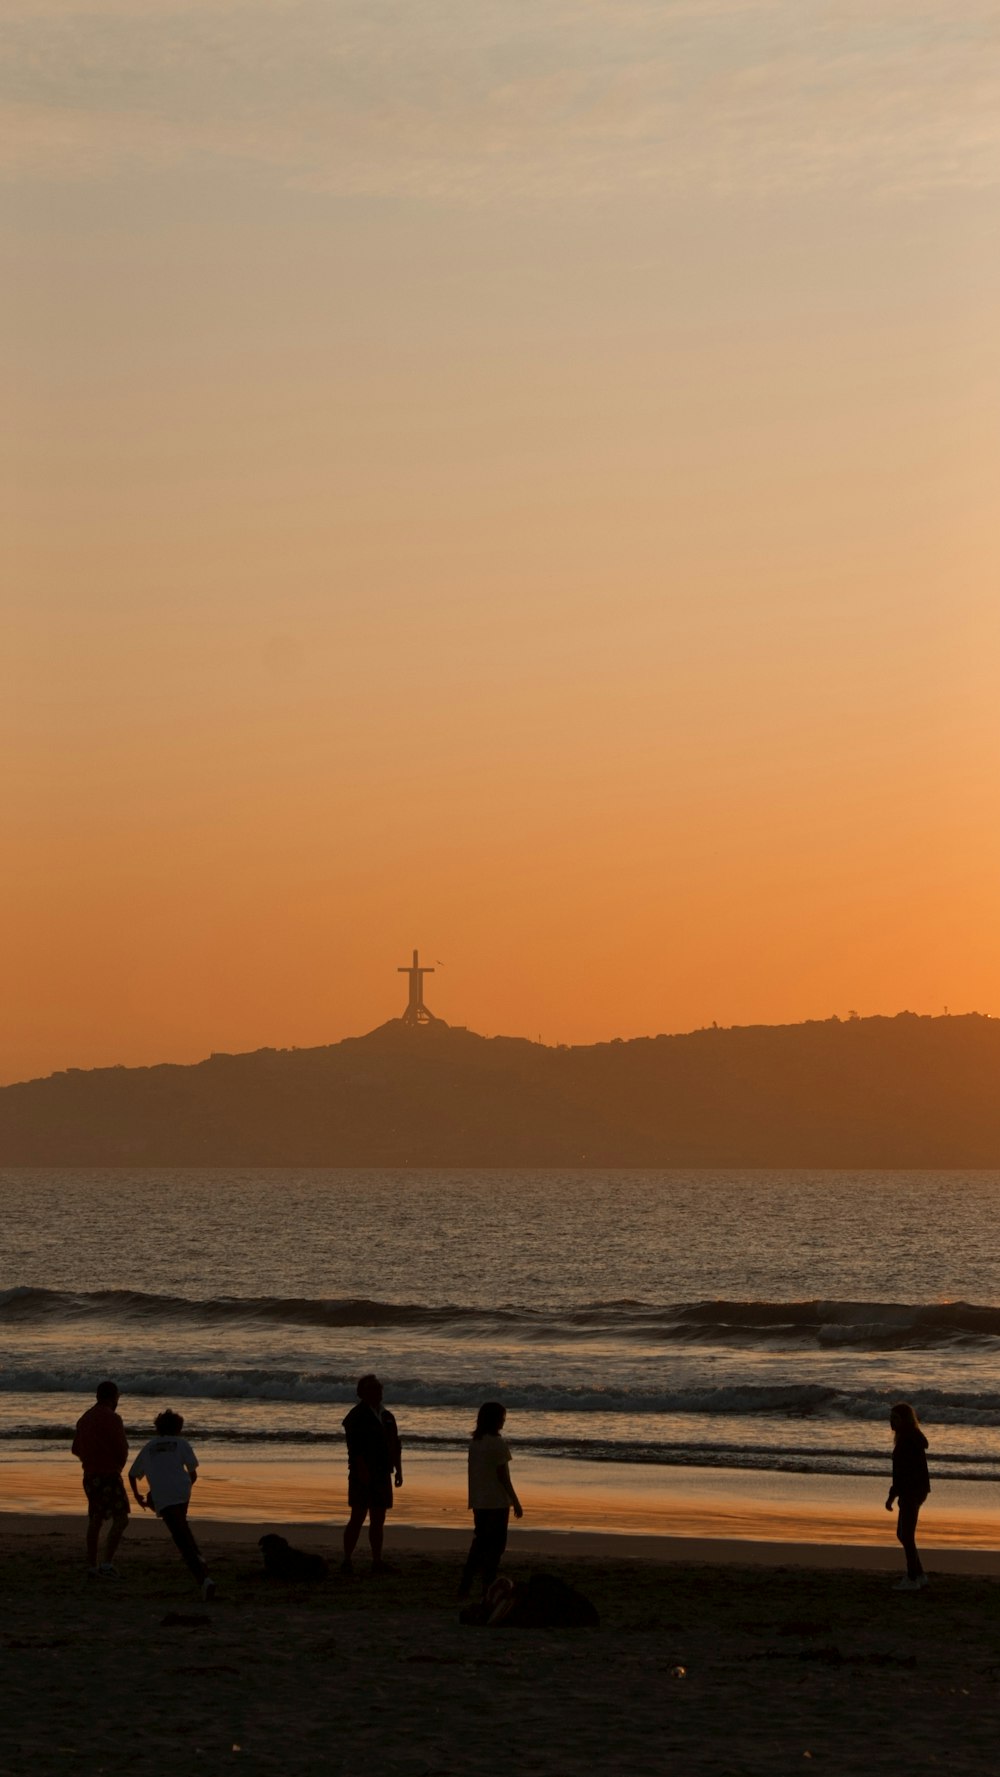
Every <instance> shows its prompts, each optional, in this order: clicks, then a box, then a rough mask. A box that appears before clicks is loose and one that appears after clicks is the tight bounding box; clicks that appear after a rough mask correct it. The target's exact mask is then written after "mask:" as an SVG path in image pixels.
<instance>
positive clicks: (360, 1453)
mask: <svg viewBox="0 0 1000 1777" xmlns="http://www.w3.org/2000/svg"><path fill="white" fill-rule="evenodd" d="M344 1436H345V1437H346V1439H347V1503H348V1505H349V1507H350V1510H351V1516H350V1519H349V1520H348V1523H347V1525H346V1526H345V1529H344V1564H343V1567H342V1569H341V1572H343V1573H351V1572H353V1568H352V1566H351V1556H352V1555H353V1554H354V1551H355V1548H356V1547H357V1543H358V1538H359V1536H360V1535H361V1526H362V1525H363V1523H364V1521H365V1519H366V1518H367V1519H368V1543H369V1546H370V1548H371V1552H372V1572H373V1573H391V1572H392V1571H393V1569H392V1568H391V1567H390V1566H389V1565H388V1563H387V1562H385V1561H383V1559H382V1540H383V1533H384V1530H385V1515H386V1512H388V1511H391V1510H392V1482H393V1476H394V1475H395V1479H396V1486H397V1487H402V1485H403V1453H402V1447H401V1445H400V1442H399V1432H398V1430H397V1427H396V1421H395V1419H394V1418H393V1416H392V1414H391V1413H390V1412H389V1411H388V1409H387V1408H385V1407H383V1405H382V1384H381V1382H380V1381H379V1379H378V1377H377V1376H362V1377H361V1380H360V1381H359V1383H358V1404H357V1406H356V1407H352V1408H351V1411H350V1412H349V1413H348V1415H347V1417H346V1419H345V1420H344Z"/></svg>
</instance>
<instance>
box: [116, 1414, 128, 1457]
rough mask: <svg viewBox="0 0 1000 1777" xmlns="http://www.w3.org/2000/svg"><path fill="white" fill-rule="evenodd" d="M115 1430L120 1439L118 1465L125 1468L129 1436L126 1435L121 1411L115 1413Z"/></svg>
mask: <svg viewBox="0 0 1000 1777" xmlns="http://www.w3.org/2000/svg"><path fill="white" fill-rule="evenodd" d="M115 1432H116V1434H117V1440H118V1466H119V1468H124V1467H125V1464H126V1463H127V1461H128V1438H127V1437H126V1436H125V1427H124V1425H123V1423H122V1418H121V1414H120V1413H116V1414H115Z"/></svg>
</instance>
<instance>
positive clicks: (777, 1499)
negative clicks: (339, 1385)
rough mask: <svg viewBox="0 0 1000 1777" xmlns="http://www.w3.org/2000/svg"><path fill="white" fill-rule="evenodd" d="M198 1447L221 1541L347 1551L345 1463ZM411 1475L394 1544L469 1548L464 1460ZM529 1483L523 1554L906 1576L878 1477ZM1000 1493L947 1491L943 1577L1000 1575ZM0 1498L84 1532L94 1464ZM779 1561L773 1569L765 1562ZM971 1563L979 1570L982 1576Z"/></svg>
mask: <svg viewBox="0 0 1000 1777" xmlns="http://www.w3.org/2000/svg"><path fill="white" fill-rule="evenodd" d="M196 1448H197V1450H198V1455H199V1458H200V1460H201V1471H200V1475H199V1480H198V1484H197V1486H196V1489H195V1493H194V1497H193V1501H192V1520H193V1521H197V1522H198V1523H199V1524H202V1525H204V1526H205V1527H206V1534H208V1527H209V1526H211V1534H212V1535H213V1536H217V1535H218V1536H223V1537H226V1538H229V1537H231V1538H236V1539H238V1538H240V1537H243V1538H250V1533H251V1532H252V1531H253V1532H255V1535H260V1534H261V1531H262V1530H264V1529H280V1530H285V1529H286V1527H287V1526H293V1527H294V1528H295V1531H296V1534H297V1535H301V1536H304V1537H305V1536H307V1537H308V1539H309V1541H310V1542H316V1541H318V1542H323V1541H324V1540H325V1541H327V1542H332V1541H335V1540H336V1539H337V1538H338V1537H339V1529H340V1527H341V1526H342V1524H343V1522H344V1519H345V1517H346V1504H345V1493H346V1490H345V1473H344V1463H343V1454H342V1452H340V1451H338V1452H336V1455H335V1457H334V1458H333V1459H331V1455H330V1454H329V1453H324V1454H322V1455H317V1454H316V1452H315V1450H311V1451H305V1452H302V1453H301V1454H300V1455H299V1456H297V1457H289V1456H288V1455H285V1454H283V1455H282V1456H280V1457H273V1456H254V1457H249V1456H247V1455H246V1453H245V1452H244V1451H240V1452H239V1453H238V1454H235V1455H234V1452H233V1449H232V1447H231V1446H229V1447H223V1446H215V1447H213V1446H212V1445H210V1444H206V1445H204V1446H199V1445H196ZM515 1454H516V1452H515ZM405 1464H406V1467H405V1475H406V1479H405V1484H404V1486H403V1487H402V1488H401V1489H399V1490H398V1491H397V1493H396V1497H395V1505H394V1508H393V1510H392V1512H391V1513H390V1514H389V1518H388V1522H387V1536H388V1539H389V1541H390V1542H391V1543H393V1544H396V1545H398V1546H400V1547H404V1546H406V1547H412V1548H417V1547H426V1548H432V1547H434V1548H446V1547H461V1546H463V1545H464V1544H465V1543H467V1541H468V1538H469V1535H470V1530H471V1521H470V1517H469V1513H468V1510H467V1507H466V1495H465V1475H464V1464H463V1461H462V1458H461V1456H460V1455H459V1454H446V1455H442V1454H436V1455H434V1456H429V1455H427V1454H426V1453H425V1452H419V1451H418V1452H414V1453H407V1455H406V1457H405ZM516 1469H517V1483H518V1488H519V1491H520V1493H521V1495H522V1498H523V1501H524V1504H525V1518H524V1520H523V1521H522V1523H521V1524H514V1523H513V1522H512V1525H511V1532H510V1536H511V1546H512V1547H513V1546H520V1547H523V1548H524V1549H525V1550H526V1551H527V1550H535V1549H547V1548H549V1547H551V1546H558V1547H559V1548H567V1547H570V1546H572V1548H573V1549H574V1550H576V1551H579V1552H584V1551H586V1550H590V1549H594V1550H598V1549H602V1550H603V1549H605V1548H606V1549H607V1550H608V1551H609V1552H611V1553H612V1554H613V1556H614V1557H615V1558H617V1557H618V1556H622V1557H624V1556H626V1554H629V1555H632V1556H641V1557H642V1558H644V1559H657V1560H685V1559H687V1560H692V1559H694V1560H709V1559H713V1560H714V1559H722V1560H725V1559H743V1558H744V1555H745V1557H746V1559H748V1560H755V1561H757V1560H762V1559H763V1560H767V1559H774V1560H777V1561H784V1562H788V1561H796V1562H800V1563H802V1562H813V1563H814V1564H815V1565H817V1566H827V1565H829V1564H830V1563H831V1562H832V1563H833V1564H835V1565H841V1566H843V1565H849V1564H850V1563H851V1562H853V1563H854V1564H856V1565H862V1566H867V1565H870V1564H874V1565H876V1566H883V1565H884V1566H887V1567H892V1566H894V1565H898V1562H899V1548H898V1544H897V1543H896V1541H895V1534H894V1531H895V1521H894V1517H893V1516H891V1515H890V1514H889V1513H887V1512H886V1511H885V1509H884V1503H883V1502H884V1498H885V1492H884V1489H883V1487H882V1485H881V1484H880V1482H879V1481H877V1480H873V1479H871V1478H861V1477H857V1476H837V1475H816V1474H788V1473H783V1472H782V1473H771V1472H767V1471H759V1470H752V1471H748V1470H728V1471H720V1470H718V1469H691V1468H660V1467H651V1466H641V1467H640V1466H639V1465H635V1464H613V1463H596V1462H567V1461H560V1460H556V1459H545V1458H538V1457H533V1456H528V1455H524V1456H519V1455H517V1454H516ZM998 1491H1000V1490H998V1489H997V1487H996V1486H994V1485H993V1484H990V1483H976V1482H961V1481H952V1480H945V1481H939V1482H937V1483H936V1485H935V1487H934V1490H933V1491H932V1493H931V1497H930V1500H929V1501H928V1503H927V1506H926V1507H925V1509H924V1512H923V1513H922V1516H921V1524H920V1537H919V1540H920V1545H921V1548H926V1549H927V1550H934V1552H935V1556H936V1558H937V1560H938V1564H939V1566H941V1567H942V1570H944V1567H945V1564H946V1563H950V1562H951V1560H952V1557H955V1558H960V1559H958V1560H957V1566H956V1565H950V1566H948V1568H947V1570H948V1571H954V1572H972V1571H979V1572H987V1571H993V1570H994V1569H996V1570H997V1571H1000V1502H998V1497H997V1496H998ZM0 1500H2V1503H3V1508H4V1509H3V1512H2V1513H0V1521H2V1522H4V1523H7V1524H8V1525H11V1524H12V1523H13V1521H14V1520H16V1521H17V1523H18V1525H19V1526H20V1525H22V1524H23V1525H24V1526H29V1525H31V1524H35V1525H38V1524H40V1523H41V1522H43V1521H47V1520H49V1519H52V1520H53V1521H57V1520H59V1521H61V1520H62V1519H66V1520H67V1521H70V1522H75V1521H77V1520H78V1519H79V1518H80V1517H81V1515H82V1505H83V1495H82V1490H81V1486H80V1474H79V1469H78V1466H77V1464H76V1463H75V1462H74V1461H73V1459H72V1458H71V1457H70V1456H69V1455H68V1454H67V1453H65V1452H61V1451H51V1450H49V1451H36V1452H31V1451H17V1452H12V1451H9V1450H8V1451H6V1452H4V1453H3V1456H2V1457H0ZM143 1524H144V1517H143V1514H141V1513H139V1512H138V1511H134V1512H133V1522H132V1528H131V1531H130V1534H132V1533H134V1531H135V1530H136V1529H137V1528H138V1527H140V1526H141V1525H143ZM442 1539H443V1540H442ZM250 1540H255V1537H253V1538H250ZM695 1550H697V1551H698V1552H697V1553H695V1552H694V1551H695ZM751 1550H754V1551H758V1552H757V1553H751V1552H750V1551H751ZM767 1550H773V1551H774V1553H773V1556H772V1555H767V1554H761V1553H759V1551H767ZM712 1551H715V1553H713V1552H712ZM720 1551H723V1552H720ZM848 1553H849V1554H850V1561H848V1560H847V1556H848ZM967 1557H975V1562H973V1564H972V1565H970V1564H969V1561H968V1560H967V1559H966V1558H967ZM976 1563H978V1565H977V1564H976Z"/></svg>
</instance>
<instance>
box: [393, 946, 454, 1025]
mask: <svg viewBox="0 0 1000 1777" xmlns="http://www.w3.org/2000/svg"><path fill="white" fill-rule="evenodd" d="M396 973H397V975H409V977H410V998H409V1003H408V1005H407V1008H406V1011H405V1012H404V1013H403V1016H402V1018H401V1020H400V1023H402V1024H441V1023H443V1019H440V1018H435V1016H434V1013H433V1012H429V1011H428V1009H427V1007H426V1006H425V1005H424V976H425V975H433V974H434V973H435V971H434V970H433V969H429V968H427V967H426V965H424V966H423V967H421V963H420V957H419V955H418V953H417V952H416V951H414V952H413V962H412V963H411V965H410V967H409V968H402V967H400V968H398V969H397V970H396Z"/></svg>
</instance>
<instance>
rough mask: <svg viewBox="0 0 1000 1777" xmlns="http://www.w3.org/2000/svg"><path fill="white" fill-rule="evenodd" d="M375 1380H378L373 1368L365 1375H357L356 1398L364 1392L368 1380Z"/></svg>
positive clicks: (359, 1397)
mask: <svg viewBox="0 0 1000 1777" xmlns="http://www.w3.org/2000/svg"><path fill="white" fill-rule="evenodd" d="M377 1381H378V1377H377V1376H376V1374H375V1371H374V1370H369V1372H368V1374H367V1376H359V1377H358V1400H360V1399H361V1396H362V1395H363V1394H364V1392H365V1389H366V1388H367V1387H368V1384H369V1382H377Z"/></svg>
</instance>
